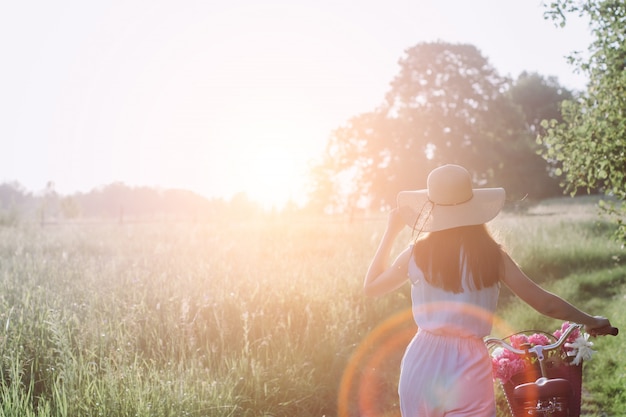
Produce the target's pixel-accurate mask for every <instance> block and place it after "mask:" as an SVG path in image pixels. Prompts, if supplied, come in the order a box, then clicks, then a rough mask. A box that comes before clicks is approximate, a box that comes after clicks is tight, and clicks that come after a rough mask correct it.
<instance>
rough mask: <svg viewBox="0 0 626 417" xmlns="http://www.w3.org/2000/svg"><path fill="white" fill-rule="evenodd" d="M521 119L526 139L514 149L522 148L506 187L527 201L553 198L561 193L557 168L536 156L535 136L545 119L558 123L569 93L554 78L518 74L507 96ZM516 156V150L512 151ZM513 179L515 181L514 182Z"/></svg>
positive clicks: (571, 95)
mask: <svg viewBox="0 0 626 417" xmlns="http://www.w3.org/2000/svg"><path fill="white" fill-rule="evenodd" d="M508 93H509V95H510V96H511V99H512V100H513V102H514V103H515V104H516V105H518V106H519V107H520V109H521V110H522V114H523V115H524V123H525V132H526V136H527V139H526V140H524V141H521V142H520V144H519V145H518V147H521V148H523V149H522V151H521V152H519V155H520V158H521V160H520V163H519V164H517V165H514V166H513V173H514V174H515V175H513V176H512V178H511V180H510V181H509V182H508V186H509V187H510V188H512V189H514V190H518V191H519V192H522V191H525V192H526V193H527V194H528V196H529V197H530V198H531V199H534V200H536V199H542V198H546V197H553V196H556V195H559V194H560V193H561V189H560V186H559V181H558V179H557V178H556V176H555V175H554V172H555V171H556V168H557V167H558V165H557V164H556V163H555V162H553V163H552V164H547V163H546V161H545V160H544V159H543V158H542V157H541V156H540V155H539V153H540V150H541V147H540V145H538V144H536V142H535V139H536V137H537V135H539V134H541V133H544V129H543V128H542V127H541V122H542V121H543V120H546V119H555V120H558V121H562V117H561V104H562V103H563V101H565V100H571V99H572V98H573V93H572V92H571V91H570V90H568V89H566V88H564V87H563V86H561V85H560V84H559V82H558V79H557V78H556V77H547V78H546V77H543V76H542V75H540V74H537V73H528V72H522V73H521V74H520V75H519V77H518V78H517V80H516V81H515V83H514V84H513V85H512V87H511V89H510V91H509V92H508ZM512 151H514V152H517V151H518V150H517V149H515V148H514V149H512ZM515 179H517V181H515Z"/></svg>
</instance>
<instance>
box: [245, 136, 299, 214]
mask: <svg viewBox="0 0 626 417" xmlns="http://www.w3.org/2000/svg"><path fill="white" fill-rule="evenodd" d="M245 159H246V160H245V161H244V163H243V166H244V167H246V168H245V169H246V171H247V177H248V180H249V181H248V185H247V187H246V190H245V192H246V194H247V195H248V196H249V197H250V199H252V200H254V201H258V202H259V203H260V204H262V205H263V207H264V208H272V207H274V208H280V207H282V206H284V204H285V203H287V202H288V201H289V200H290V199H296V198H297V197H296V196H297V195H298V194H299V193H300V192H301V188H303V185H302V184H301V183H302V177H301V175H299V173H298V169H297V166H296V161H295V160H294V157H293V155H291V154H290V153H289V152H288V151H287V150H285V149H280V148H267V149H261V150H259V151H258V152H257V153H255V154H250V155H248V156H247V157H246V158H245Z"/></svg>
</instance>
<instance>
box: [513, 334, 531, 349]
mask: <svg viewBox="0 0 626 417" xmlns="http://www.w3.org/2000/svg"><path fill="white" fill-rule="evenodd" d="M527 343H528V336H526V335H525V334H514V335H513V336H511V346H513V347H514V348H515V349H521V348H522V345H525V344H527Z"/></svg>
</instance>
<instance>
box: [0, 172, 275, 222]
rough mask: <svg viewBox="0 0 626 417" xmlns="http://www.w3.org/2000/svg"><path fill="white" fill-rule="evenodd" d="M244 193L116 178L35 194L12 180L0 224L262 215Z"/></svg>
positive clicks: (0, 188) (2, 197) (1, 189)
mask: <svg viewBox="0 0 626 417" xmlns="http://www.w3.org/2000/svg"><path fill="white" fill-rule="evenodd" d="M263 214H264V213H263V211H262V210H261V208H260V207H259V205H258V204H257V203H255V202H253V201H251V200H250V199H248V198H247V196H246V195H245V194H243V193H242V194H238V195H235V196H234V197H233V198H232V199H229V200H225V199H219V198H215V199H209V198H206V197H203V196H201V195H199V194H196V193H194V192H192V191H188V190H182V189H157V188H151V187H131V186H128V185H125V184H123V183H120V182H117V183H112V184H109V185H106V186H102V187H98V188H95V189H93V190H92V191H90V192H88V193H75V194H72V195H60V194H59V193H57V192H56V191H55V190H54V184H53V183H52V182H50V183H48V184H47V186H46V188H45V189H44V190H43V191H41V192H38V193H36V194H34V193H32V192H30V191H28V190H26V189H25V188H24V187H23V186H22V185H20V184H19V183H18V182H5V183H2V184H0V226H7V225H16V224H18V223H20V222H38V223H41V224H42V225H48V224H54V223H58V222H68V221H97V220H104V221H116V222H122V223H124V222H136V221H162V220H181V221H211V220H220V221H222V220H229V219H230V220H241V219H250V218H255V217H258V216H260V215H263Z"/></svg>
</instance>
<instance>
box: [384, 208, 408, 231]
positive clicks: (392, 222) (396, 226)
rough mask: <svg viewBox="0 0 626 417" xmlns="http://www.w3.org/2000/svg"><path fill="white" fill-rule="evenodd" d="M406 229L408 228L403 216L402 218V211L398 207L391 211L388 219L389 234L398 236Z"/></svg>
mask: <svg viewBox="0 0 626 417" xmlns="http://www.w3.org/2000/svg"><path fill="white" fill-rule="evenodd" d="M405 227H406V224H405V223H404V220H403V218H402V216H400V209H398V208H397V207H396V208H394V209H393V210H391V211H390V212H389V216H388V218H387V233H390V234H393V235H397V234H399V233H400V232H401V231H402V230H403V229H404V228H405Z"/></svg>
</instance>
